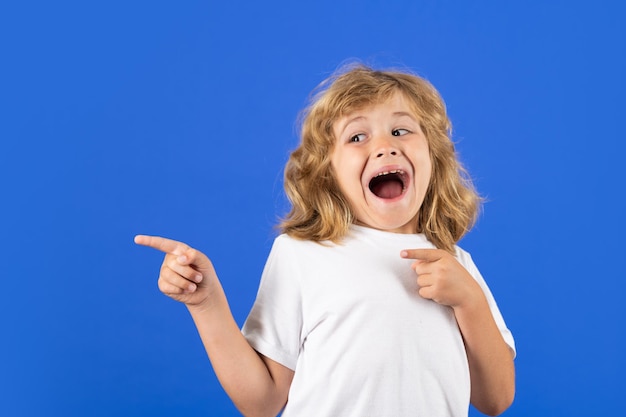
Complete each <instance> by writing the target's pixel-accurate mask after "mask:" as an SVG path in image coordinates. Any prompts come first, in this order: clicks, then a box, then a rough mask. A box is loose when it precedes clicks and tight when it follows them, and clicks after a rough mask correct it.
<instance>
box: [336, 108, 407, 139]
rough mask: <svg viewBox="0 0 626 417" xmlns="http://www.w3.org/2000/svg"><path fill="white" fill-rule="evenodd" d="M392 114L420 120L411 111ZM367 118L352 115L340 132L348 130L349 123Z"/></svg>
mask: <svg viewBox="0 0 626 417" xmlns="http://www.w3.org/2000/svg"><path fill="white" fill-rule="evenodd" d="M391 115H392V116H394V117H408V118H409V119H411V120H413V121H416V122H418V120H417V118H415V116H413V115H412V114H411V113H409V112H406V111H396V112H393V113H391ZM365 118H366V117H365V116H355V117H352V118H350V119H348V120H346V122H345V123H344V124H343V126H341V130H340V132H339V133H340V134H343V133H344V132H345V131H346V127H348V125H350V124H351V123H354V122H356V121H359V120H363V119H365Z"/></svg>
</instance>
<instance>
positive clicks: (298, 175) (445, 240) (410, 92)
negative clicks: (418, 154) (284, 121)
mask: <svg viewBox="0 0 626 417" xmlns="http://www.w3.org/2000/svg"><path fill="white" fill-rule="evenodd" d="M398 92H400V93H401V94H403V95H404V97H405V98H406V99H407V101H408V102H409V103H410V106H411V108H412V110H413V111H414V112H415V115H416V116H417V118H418V120H419V122H420V126H421V128H422V131H423V132H424V135H425V136H426V139H427V141H428V145H429V146H428V147H429V153H430V159H431V162H432V175H431V181H430V184H429V186H428V189H427V191H426V196H425V198H424V201H423V203H422V206H421V207H420V209H419V213H418V222H417V230H415V232H416V233H424V234H425V235H426V237H427V238H428V239H429V240H430V241H431V242H432V243H433V244H434V245H435V246H436V247H438V248H440V249H444V250H447V251H449V252H453V251H454V245H455V244H456V243H457V242H458V241H459V239H461V237H463V235H464V234H465V233H467V232H468V231H469V230H470V229H471V227H472V226H473V225H474V223H475V221H476V218H477V215H478V211H479V209H480V205H481V202H482V199H481V197H480V196H479V195H478V194H477V193H476V191H475V189H474V186H473V184H472V182H471V180H470V178H469V176H468V174H467V171H466V170H465V168H464V167H463V166H462V165H461V163H460V162H459V160H458V158H457V155H456V151H455V148H454V143H453V142H452V139H451V123H450V120H449V119H448V116H447V113H446V107H445V104H444V102H443V100H442V99H441V96H440V95H439V93H438V92H437V90H436V89H435V88H434V87H433V86H432V85H431V84H430V83H429V82H428V81H426V80H425V79H423V78H421V77H419V76H417V75H414V74H411V73H408V72H401V71H380V70H374V69H372V68H369V67H367V66H364V65H357V66H351V67H347V68H343V69H342V70H340V71H339V72H337V73H335V74H334V75H333V76H331V77H330V78H328V79H327V80H325V81H324V82H322V83H321V84H320V85H319V86H318V88H316V89H315V90H314V91H313V94H312V98H311V101H310V104H309V105H308V106H307V107H306V108H305V109H304V110H303V112H302V113H301V131H300V137H301V140H300V145H299V146H298V148H297V149H295V150H294V151H293V152H292V153H291V155H290V157H289V160H288V162H287V165H286V167H285V174H284V175H285V178H284V181H285V192H286V194H287V197H288V198H289V200H290V202H291V210H290V212H289V213H288V214H287V216H286V217H285V218H283V219H282V221H281V223H280V224H279V226H278V227H279V228H280V230H281V231H282V232H283V233H286V234H288V235H290V236H292V237H294V238H297V239H305V240H312V241H317V242H322V241H328V240H330V241H333V242H336V243H339V242H341V240H342V239H343V237H344V236H345V235H346V234H347V233H348V230H349V228H350V225H351V224H352V223H354V222H355V221H356V218H355V216H354V214H353V211H352V209H351V208H350V205H349V203H348V201H347V199H346V198H345V197H344V195H343V194H342V192H341V190H340V189H339V186H338V184H337V181H336V179H335V174H334V172H333V168H332V166H331V159H330V158H331V153H332V150H333V146H334V145H335V141H336V139H335V137H334V134H333V124H334V123H335V122H336V121H337V120H338V119H340V118H341V117H343V116H346V115H349V114H351V113H352V112H354V111H356V110H360V109H363V108H365V107H368V106H371V105H374V104H378V103H383V102H385V101H386V100H388V99H389V98H391V97H392V96H393V95H394V94H396V93H398Z"/></svg>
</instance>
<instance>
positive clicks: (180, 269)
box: [135, 235, 217, 306]
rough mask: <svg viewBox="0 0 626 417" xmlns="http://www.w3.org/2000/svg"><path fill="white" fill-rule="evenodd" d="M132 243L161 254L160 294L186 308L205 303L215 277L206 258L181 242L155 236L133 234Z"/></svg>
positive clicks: (211, 265)
mask: <svg viewBox="0 0 626 417" xmlns="http://www.w3.org/2000/svg"><path fill="white" fill-rule="evenodd" d="M135 243H137V244H138V245H143V246H148V247H151V248H154V249H157V250H160V251H161V252H165V258H164V259H163V264H162V265H161V271H160V275H159V281H158V284H159V289H160V290H161V292H162V293H163V294H165V295H167V296H169V297H171V298H173V299H174V300H176V301H180V302H182V303H185V304H186V305H188V306H195V305H199V304H203V303H206V302H207V301H208V300H209V298H210V294H211V292H212V290H215V287H216V286H215V285H211V284H212V283H216V282H217V276H216V274H215V269H214V268H213V264H212V263H211V261H210V260H209V258H207V257H206V255H204V254H203V253H202V252H200V251H197V250H195V249H193V248H190V247H189V246H187V245H186V244H184V243H182V242H177V241H175V240H171V239H166V238H163V237H158V236H145V235H137V236H135ZM211 287H213V289H212V288H211Z"/></svg>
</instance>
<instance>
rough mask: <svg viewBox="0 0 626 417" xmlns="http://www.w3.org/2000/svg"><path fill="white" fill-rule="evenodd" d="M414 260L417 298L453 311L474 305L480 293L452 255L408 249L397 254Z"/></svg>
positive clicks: (438, 251)
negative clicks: (450, 308) (417, 287)
mask: <svg viewBox="0 0 626 417" xmlns="http://www.w3.org/2000/svg"><path fill="white" fill-rule="evenodd" d="M400 256H402V257H403V258H407V259H415V262H413V264H412V265H411V268H413V270H414V271H415V273H416V274H417V285H418V286H419V295H420V296H421V297H423V298H426V299H429V300H433V301H435V302H436V303H438V304H442V305H446V306H450V307H452V308H457V307H462V306H464V305H468V304H470V303H472V302H473V301H475V300H476V299H477V297H480V295H481V294H482V289H481V288H480V286H479V285H478V283H477V282H476V280H475V279H474V278H473V277H472V276H471V275H470V273H469V272H467V270H466V269H465V268H464V267H463V266H462V265H461V264H460V263H459V262H458V261H457V260H456V258H455V257H454V256H452V254H450V253H449V252H446V251H444V250H441V249H407V250H403V251H402V252H401V253H400Z"/></svg>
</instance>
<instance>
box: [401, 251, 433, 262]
mask: <svg viewBox="0 0 626 417" xmlns="http://www.w3.org/2000/svg"><path fill="white" fill-rule="evenodd" d="M400 256H401V257H403V258H407V259H418V260H421V261H426V262H433V261H436V260H439V259H441V254H440V253H439V249H405V250H403V251H402V252H400Z"/></svg>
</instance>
